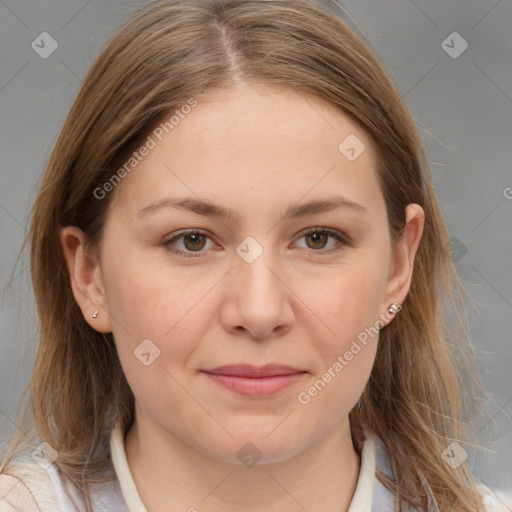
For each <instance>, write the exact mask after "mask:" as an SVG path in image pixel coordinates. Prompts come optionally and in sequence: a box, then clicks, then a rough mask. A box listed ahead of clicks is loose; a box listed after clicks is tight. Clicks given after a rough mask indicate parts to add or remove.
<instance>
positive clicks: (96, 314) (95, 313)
mask: <svg viewBox="0 0 512 512" xmlns="http://www.w3.org/2000/svg"><path fill="white" fill-rule="evenodd" d="M97 316H98V312H97V311H95V312H94V313H93V314H92V315H91V318H93V319H94V318H96V317H97Z"/></svg>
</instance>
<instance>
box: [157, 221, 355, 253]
mask: <svg viewBox="0 0 512 512" xmlns="http://www.w3.org/2000/svg"><path fill="white" fill-rule="evenodd" d="M312 233H320V234H326V235H329V236H331V237H333V238H336V239H337V240H338V242H339V243H338V244H337V245H335V246H334V247H331V248H329V249H318V250H315V249H309V251H310V252H314V253H321V254H332V253H336V252H339V251H341V250H343V249H344V248H345V247H351V246H352V242H351V241H350V240H349V239H348V238H347V237H346V236H344V235H343V234H342V233H340V232H338V231H335V230H333V229H329V228H319V227H316V228H308V229H307V230H306V231H304V232H302V233H301V236H300V237H299V239H300V238H303V237H305V236H307V235H310V234H312ZM187 235H204V236H206V237H208V238H211V237H210V236H209V235H208V233H206V232H204V231H202V230H200V229H189V230H186V231H182V232H181V233H179V234H178V235H176V236H174V237H172V238H170V239H168V240H164V242H163V243H162V245H163V246H164V247H165V248H166V249H167V250H168V251H170V252H172V253H175V254H178V255H180V256H184V257H186V258H188V257H191V258H198V257H204V256H203V255H204V251H197V252H186V251H182V250H180V249H174V248H171V244H172V243H173V242H175V241H176V240H179V239H180V238H183V237H184V236H187Z"/></svg>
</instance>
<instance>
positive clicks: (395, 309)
mask: <svg viewBox="0 0 512 512" xmlns="http://www.w3.org/2000/svg"><path fill="white" fill-rule="evenodd" d="M401 310H402V304H400V303H399V302H393V304H391V306H389V309H388V313H391V314H392V315H396V314H397V313H398V312H400V311H401Z"/></svg>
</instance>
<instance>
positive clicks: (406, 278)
mask: <svg viewBox="0 0 512 512" xmlns="http://www.w3.org/2000/svg"><path fill="white" fill-rule="evenodd" d="M405 219H406V225H405V227H404V231H403V236H402V238H401V240H399V241H398V242H397V243H396V246H395V249H394V254H393V257H392V263H391V272H390V275H389V278H388V283H387V285H386V294H385V299H384V302H383V304H382V306H381V307H382V308H383V310H384V311H386V310H387V309H388V307H389V304H391V303H395V302H396V303H399V304H402V303H403V302H404V300H405V298H406V297H407V294H408V293H409V288H410V286H411V281H412V275H413V270H414V259H415V257H416V253H417V251H418V247H419V245H420V242H421V237H422V235H423V228H424V224H425V212H424V211H423V208H422V207H421V206H419V205H418V204H409V205H407V208H406V209H405ZM388 316H389V315H388ZM388 323H389V322H388Z"/></svg>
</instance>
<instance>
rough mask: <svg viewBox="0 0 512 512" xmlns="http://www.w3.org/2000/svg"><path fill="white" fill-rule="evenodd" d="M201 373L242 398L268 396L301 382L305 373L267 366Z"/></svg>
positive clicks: (272, 365)
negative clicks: (242, 396)
mask: <svg viewBox="0 0 512 512" xmlns="http://www.w3.org/2000/svg"><path fill="white" fill-rule="evenodd" d="M203 372H204V373H205V374H206V375H207V376H208V377H209V378H210V379H211V380H212V381H214V382H216V383H217V384H220V385H221V386H223V387H226V388H228V389H230V390H231V391H234V392H235V393H238V394H240V395H244V396H269V395H273V394H275V393H278V392H279V391H282V390H284V389H285V388H287V387H289V386H291V385H292V384H295V383H296V382H299V381H300V380H302V378H303V376H304V375H305V374H306V373H307V372H306V371H305V370H300V369H299V368H292V367H290V366H283V365H276V364H268V365H265V366H259V367H258V366H252V365H245V364H241V365H227V366H219V367H217V368H213V369H211V370H203Z"/></svg>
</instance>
